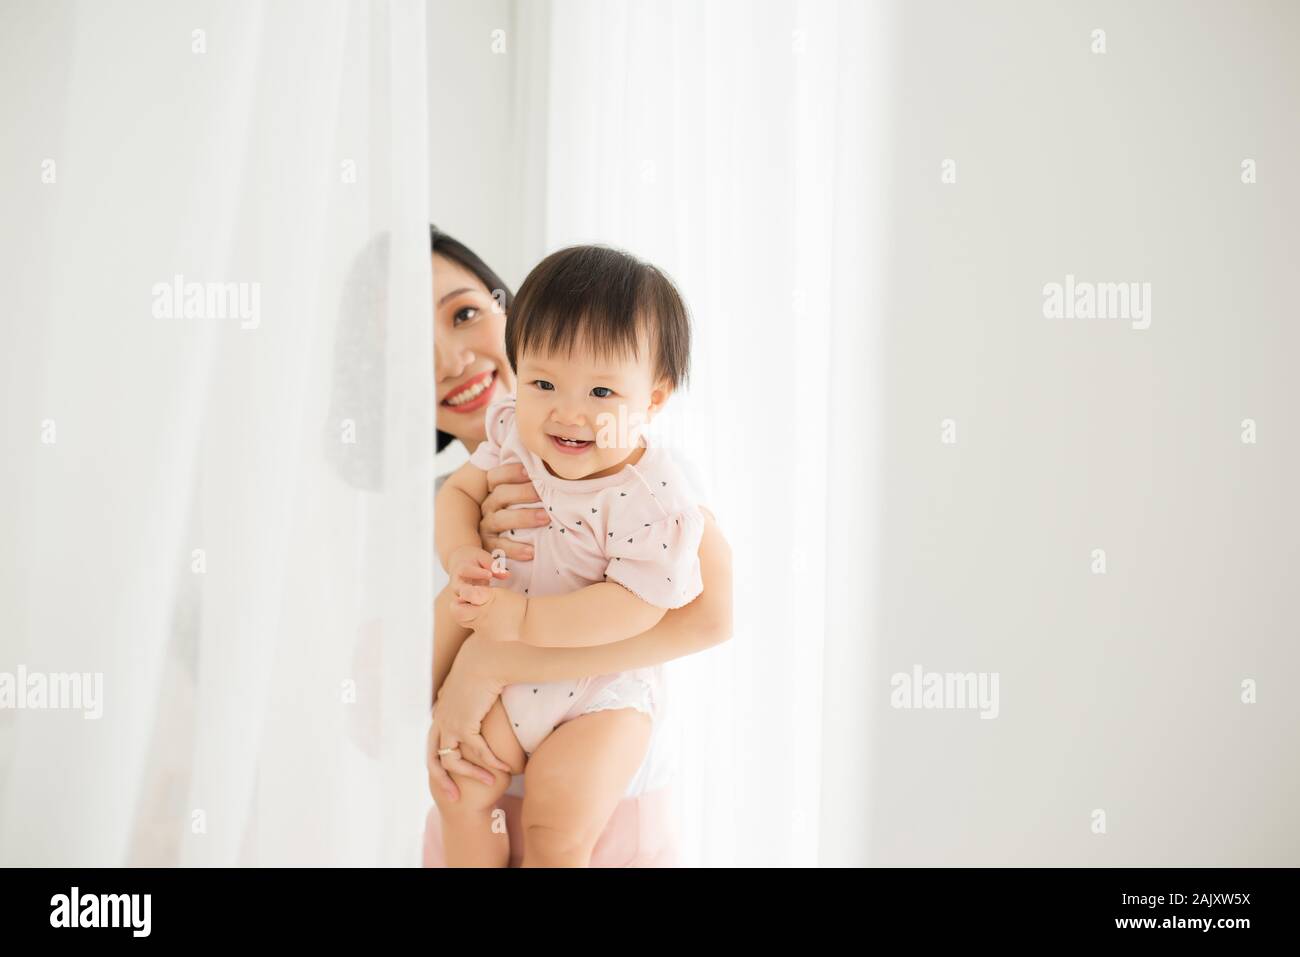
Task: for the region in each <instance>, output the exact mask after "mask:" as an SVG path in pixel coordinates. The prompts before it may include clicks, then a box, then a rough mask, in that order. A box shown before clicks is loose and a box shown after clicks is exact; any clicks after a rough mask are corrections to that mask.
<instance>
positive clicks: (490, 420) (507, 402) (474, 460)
mask: <svg viewBox="0 0 1300 957" xmlns="http://www.w3.org/2000/svg"><path fill="white" fill-rule="evenodd" d="M483 424H484V426H485V428H486V431H487V438H486V439H484V440H483V441H482V442H480V443H479V445H478V448H476V449H475V450H474V453H473V454H472V455H471V456H470V457H469V461H470V464H471V465H473V466H474V467H475V468H480V469H482V470H483V471H484V472H486V471H488V470H489V469H494V468H496V467H497V466H498V465H500V464H501V449H502V447H503V446H504V445H505V444H506V436H508V435H509V434H510V430H511V429H513V428H514V425H515V397H514V396H513V395H506V396H502V397H501V398H500V399H497V400H496V401H494V402H493V403H492V404H491V405H489V406H488V407H487V412H486V413H484V418H483Z"/></svg>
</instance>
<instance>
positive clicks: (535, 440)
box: [515, 345, 671, 479]
mask: <svg viewBox="0 0 1300 957" xmlns="http://www.w3.org/2000/svg"><path fill="white" fill-rule="evenodd" d="M652 365H653V360H652V359H651V358H650V357H649V355H648V351H647V350H645V349H642V350H641V357H640V358H639V359H635V358H632V357H624V358H610V357H603V356H601V357H598V356H596V355H594V354H593V353H592V352H591V351H590V350H588V349H584V348H583V347H582V346H581V345H579V346H576V347H575V348H574V350H573V353H572V354H571V355H564V354H562V353H561V354H559V355H551V354H547V353H540V352H531V353H526V354H524V355H521V356H520V357H519V369H518V382H519V392H518V397H517V399H516V402H515V422H516V425H517V426H518V429H519V436H520V439H521V440H522V441H523V443H524V446H525V447H526V448H527V449H528V450H529V451H530V452H533V453H534V454H535V455H538V456H540V457H541V459H542V461H544V462H545V463H546V464H547V465H548V466H550V469H551V471H552V472H553V473H555V475H557V476H559V477H560V478H564V479H583V478H597V477H599V476H601V475H609V474H612V473H614V472H616V471H618V469H619V468H620V467H621V466H622V465H623V463H624V462H625V461H627V460H629V459H630V458H631V457H632V455H633V454H634V453H636V451H637V449H638V448H639V447H640V445H641V436H640V430H641V428H642V427H644V426H645V424H646V423H647V422H649V420H650V418H651V417H652V416H653V415H654V414H655V413H656V412H658V411H659V409H660V408H661V407H662V406H663V404H664V402H666V401H667V400H668V395H669V393H670V391H671V390H670V389H669V388H668V387H667V384H666V383H656V382H655V381H654V375H653V368H652Z"/></svg>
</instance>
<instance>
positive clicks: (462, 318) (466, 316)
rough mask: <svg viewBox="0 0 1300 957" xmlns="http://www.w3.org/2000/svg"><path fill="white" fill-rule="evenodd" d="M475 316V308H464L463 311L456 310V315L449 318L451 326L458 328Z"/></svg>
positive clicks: (476, 313) (476, 310)
mask: <svg viewBox="0 0 1300 957" xmlns="http://www.w3.org/2000/svg"><path fill="white" fill-rule="evenodd" d="M477 315H478V307H477V306H466V307H465V308H463V309H457V310H456V314H455V315H454V316H452V317H451V324H452V325H453V326H459V325H460V324H461V323H462V322H469V321H470V320H471V319H473V318H474V317H475V316H477Z"/></svg>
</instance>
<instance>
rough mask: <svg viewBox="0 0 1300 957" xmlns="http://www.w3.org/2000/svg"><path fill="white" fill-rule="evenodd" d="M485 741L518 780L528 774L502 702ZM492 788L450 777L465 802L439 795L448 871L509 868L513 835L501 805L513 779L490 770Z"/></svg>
mask: <svg viewBox="0 0 1300 957" xmlns="http://www.w3.org/2000/svg"><path fill="white" fill-rule="evenodd" d="M482 733H483V740H485V741H486V742H487V744H488V747H489V748H491V749H492V753H493V754H495V755H496V756H497V757H499V758H500V759H501V760H502V761H504V762H505V763H506V764H508V765H510V767H511V769H512V771H513V772H514V773H515V774H519V773H521V772H522V771H523V770H524V751H523V748H521V747H520V746H519V742H518V740H516V739H515V734H514V731H513V730H511V728H510V719H509V718H508V717H506V712H505V708H504V707H503V706H502V704H501V699H500V698H497V700H496V702H495V703H494V704H493V705H492V708H491V710H490V711H488V713H487V716H486V717H485V718H484V719H483V727H482ZM485 770H487V771H488V773H489V774H491V775H492V784H491V785H490V786H489V785H487V784H484V783H483V782H482V781H480V780H479V779H478V778H473V777H465V776H463V775H460V774H457V773H456V772H454V771H451V772H448V773H449V774H450V775H451V779H452V780H453V781H455V782H456V787H457V788H459V789H460V797H459V798H458V799H457V800H455V801H452V800H449V799H448V798H447V796H446V795H444V794H442V792H441V791H435V793H434V801H435V802H436V803H437V805H438V811H439V813H440V814H441V816H442V843H443V848H444V854H445V856H446V859H447V866H448V867H506V866H508V864H509V862H510V835H509V833H508V832H507V831H506V818H505V811H503V810H501V809H499V808H498V807H497V806H496V805H497V802H498V801H499V800H500V799H501V795H502V794H504V793H505V791H506V788H508V787H509V786H510V775H509V774H507V773H506V772H504V771H498V770H497V769H496V768H487V769H485Z"/></svg>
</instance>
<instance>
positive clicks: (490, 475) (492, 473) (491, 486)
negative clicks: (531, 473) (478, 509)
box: [487, 462, 537, 502]
mask: <svg viewBox="0 0 1300 957" xmlns="http://www.w3.org/2000/svg"><path fill="white" fill-rule="evenodd" d="M527 483H528V470H527V469H526V468H524V463H523V462H511V463H510V464H509V465H498V466H497V467H496V468H494V469H488V470H487V487H488V492H489V493H491V492H493V491H495V490H496V487H497V486H498V485H526V484H527ZM529 501H531V502H535V501H537V499H535V498H533V499H529Z"/></svg>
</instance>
